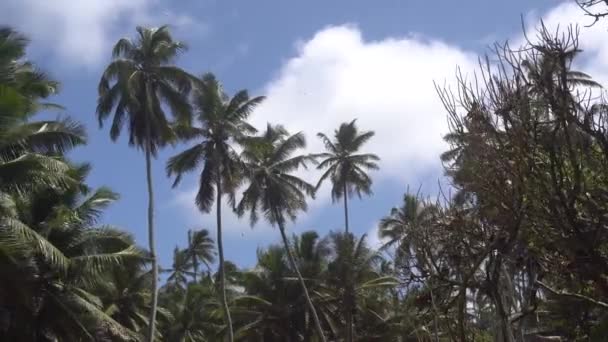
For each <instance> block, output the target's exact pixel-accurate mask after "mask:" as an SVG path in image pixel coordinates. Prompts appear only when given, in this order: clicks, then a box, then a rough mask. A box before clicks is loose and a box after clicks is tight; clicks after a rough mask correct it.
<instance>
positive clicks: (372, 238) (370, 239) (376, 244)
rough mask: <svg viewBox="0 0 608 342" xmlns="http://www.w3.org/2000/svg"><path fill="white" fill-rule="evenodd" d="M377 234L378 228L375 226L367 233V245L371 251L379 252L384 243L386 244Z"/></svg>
mask: <svg viewBox="0 0 608 342" xmlns="http://www.w3.org/2000/svg"><path fill="white" fill-rule="evenodd" d="M378 233H379V227H378V225H377V224H374V226H373V227H372V228H371V229H370V230H369V231H368V232H367V237H366V240H367V245H368V246H369V247H370V248H371V249H373V250H379V249H380V248H381V247H382V246H384V244H385V243H387V242H388V240H386V239H381V238H380V235H379V234H378Z"/></svg>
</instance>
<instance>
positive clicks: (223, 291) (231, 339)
mask: <svg viewBox="0 0 608 342" xmlns="http://www.w3.org/2000/svg"><path fill="white" fill-rule="evenodd" d="M221 177H222V176H221V174H220V173H219V172H218V174H217V189H216V190H217V217H216V219H217V252H218V254H219V259H220V260H219V262H220V265H219V273H220V300H221V302H222V309H223V310H224V319H225V320H226V325H227V328H228V341H229V342H234V332H233V331H232V317H230V309H229V308H228V301H227V300H226V274H225V272H224V243H223V241H222V178H221Z"/></svg>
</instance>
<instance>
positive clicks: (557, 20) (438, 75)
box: [252, 3, 608, 247]
mask: <svg viewBox="0 0 608 342" xmlns="http://www.w3.org/2000/svg"><path fill="white" fill-rule="evenodd" d="M541 17H542V18H543V20H544V22H545V24H546V25H547V26H548V27H549V28H550V29H552V30H554V29H555V28H556V27H557V25H558V24H559V25H560V27H562V28H565V26H566V25H568V24H577V23H578V24H580V25H581V27H580V28H581V32H580V34H581V35H580V45H581V48H582V49H584V50H585V52H584V54H583V56H582V57H583V58H582V59H581V61H580V63H579V64H580V66H581V68H580V69H582V70H584V71H587V72H589V73H590V74H592V75H593V76H594V77H595V78H596V79H597V80H599V81H601V82H604V83H605V82H606V81H608V43H606V39H605V38H606V23H602V22H600V23H598V24H597V25H595V26H594V27H591V28H585V27H584V25H585V24H586V23H589V20H588V18H585V17H584V14H583V13H582V12H581V11H580V9H579V8H578V7H576V5H574V4H572V3H563V4H560V5H559V6H556V7H555V8H553V9H551V10H550V11H548V12H546V13H544V14H541V15H537V14H534V13H533V14H530V15H529V16H528V19H527V22H528V25H527V27H528V29H529V31H530V33H532V30H533V29H534V28H535V27H537V25H538V23H539V21H540V18H541ZM514 20H517V19H516V18H515V19H514ZM513 37H514V38H515V39H514V41H515V43H516V44H513V46H517V45H518V44H519V43H523V37H522V35H521V34H520V33H519V32H514V35H513ZM513 37H511V38H513ZM507 38H509V37H503V38H497V39H499V40H500V39H507ZM477 61H478V54H477V53H476V52H474V51H467V50H465V49H463V48H461V47H459V46H456V45H451V44H448V43H445V42H443V41H441V40H440V39H432V38H424V37H421V36H417V35H409V36H397V37H387V38H385V39H381V40H366V39H365V38H364V37H363V34H362V32H361V31H360V30H359V29H358V28H357V26H354V25H341V26H331V27H327V28H324V29H322V30H320V31H318V32H317V33H316V34H315V35H314V36H312V37H311V38H310V39H307V40H304V41H300V42H298V43H297V44H296V53H295V54H294V56H292V57H291V58H289V59H287V60H286V61H285V62H284V64H283V65H282V66H281V67H280V69H279V70H278V72H277V73H276V74H275V77H274V78H272V79H271V80H270V81H269V82H268V83H267V84H266V85H265V86H264V93H265V94H266V95H267V97H268V98H267V100H266V101H265V102H264V103H263V104H262V105H261V106H259V107H258V109H257V110H256V111H255V112H254V114H253V116H252V121H253V123H254V124H255V125H256V126H257V127H259V128H263V127H264V126H265V125H266V123H267V122H271V123H281V124H284V125H285V126H286V127H287V128H288V129H290V130H291V131H292V132H295V131H300V130H301V131H303V132H304V133H305V134H306V136H307V138H308V143H309V144H308V151H309V152H319V151H321V150H322V148H323V146H322V144H321V143H320V141H319V140H318V139H317V138H316V133H317V132H325V133H327V134H332V132H333V130H334V129H335V128H336V127H338V125H339V124H340V123H342V122H345V121H350V120H352V119H355V118H356V119H358V124H359V126H360V127H361V128H362V129H365V130H373V131H375V132H376V137H374V139H372V141H371V142H370V143H369V144H368V145H367V146H366V150H367V151H370V152H374V153H377V154H378V155H379V156H380V157H381V158H382V162H381V170H380V171H379V173H378V174H376V175H375V179H376V180H377V181H378V182H382V181H383V180H385V179H389V178H390V181H391V182H394V183H395V184H396V186H403V185H405V184H408V183H411V184H413V183H416V182H418V181H419V180H420V179H421V178H422V177H426V176H428V175H432V177H439V176H440V175H441V172H442V168H441V164H440V161H439V155H440V153H441V152H442V151H444V150H445V149H446V145H445V143H444V141H443V139H442V137H443V135H444V134H445V133H447V120H446V119H447V118H446V114H445V110H444V109H443V107H442V104H441V102H440V101H439V99H438V97H437V94H436V91H435V87H434V82H437V83H438V84H439V85H441V86H443V85H445V86H450V85H452V88H454V86H453V83H452V82H454V80H455V72H456V68H457V67H460V69H461V70H462V71H463V72H464V73H465V74H469V75H471V74H472V72H473V71H474V70H475V69H477ZM301 175H302V176H303V177H304V178H306V179H308V180H309V181H314V180H316V179H317V177H318V173H316V172H310V171H306V172H302V173H301ZM328 193H329V190H328V189H322V191H321V198H318V199H317V200H316V201H314V202H313V204H312V205H313V207H312V208H311V211H312V213H311V214H309V217H311V216H312V217H314V213H315V211H317V210H319V209H320V208H322V207H325V206H326V205H327V204H328V203H329V198H328V197H329V196H328ZM378 196H381V194H378ZM304 223H306V221H305V222H304ZM368 238H369V242H370V244H371V245H373V246H375V247H378V246H380V245H381V244H382V241H380V240H379V239H378V237H377V227H376V226H373V228H371V229H370V230H369V232H368Z"/></svg>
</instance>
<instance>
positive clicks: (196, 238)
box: [186, 229, 215, 283]
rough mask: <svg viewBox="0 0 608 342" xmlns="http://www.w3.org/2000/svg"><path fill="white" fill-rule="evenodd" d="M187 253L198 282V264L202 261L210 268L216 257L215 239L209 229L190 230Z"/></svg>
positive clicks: (194, 277) (193, 276)
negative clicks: (210, 234)
mask: <svg viewBox="0 0 608 342" xmlns="http://www.w3.org/2000/svg"><path fill="white" fill-rule="evenodd" d="M186 254H187V255H188V257H189V258H190V260H191V262H192V278H193V280H194V282H195V283H197V282H198V279H197V275H198V265H199V264H200V263H202V264H204V265H205V266H207V268H210V264H211V263H213V261H214V259H215V247H214V243H213V239H212V238H211V237H210V236H209V231H208V230H207V229H201V230H195V231H192V230H189V231H188V249H187V250H186Z"/></svg>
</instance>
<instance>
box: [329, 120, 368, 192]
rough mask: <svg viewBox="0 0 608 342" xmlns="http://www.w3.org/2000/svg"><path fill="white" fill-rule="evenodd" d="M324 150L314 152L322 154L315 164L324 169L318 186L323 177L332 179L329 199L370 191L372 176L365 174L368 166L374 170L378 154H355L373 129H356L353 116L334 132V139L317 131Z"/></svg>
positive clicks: (366, 140)
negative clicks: (364, 130)
mask: <svg viewBox="0 0 608 342" xmlns="http://www.w3.org/2000/svg"><path fill="white" fill-rule="evenodd" d="M317 136H318V137H319V138H321V140H322V141H323V144H324V145H325V149H326V150H327V152H325V153H320V154H318V155H317V156H318V157H321V158H324V159H323V160H322V161H321V163H320V164H319V165H318V166H317V168H318V169H325V168H327V171H325V173H323V175H322V176H321V178H320V179H319V182H318V183H317V189H318V188H319V187H320V186H321V184H322V183H323V182H324V181H325V180H326V179H328V178H329V179H330V180H331V182H332V188H331V196H332V199H333V200H334V201H335V200H338V199H340V198H342V196H344V195H348V194H350V193H351V192H353V191H354V192H356V193H357V195H359V197H361V194H362V193H364V194H371V192H372V190H371V186H372V179H371V178H370V177H369V176H368V175H367V171H369V170H377V169H378V164H377V163H376V162H377V161H378V160H380V158H378V156H376V155H375V154H371V153H366V154H357V152H358V151H359V150H360V149H361V147H362V146H363V145H364V144H365V143H366V142H368V141H369V140H370V139H371V138H372V137H373V136H374V132H372V131H367V132H359V130H358V128H357V125H356V120H353V121H351V122H349V123H343V124H341V125H340V127H339V128H338V129H337V130H335V132H334V140H331V139H330V138H329V137H327V136H326V135H325V134H323V133H318V134H317Z"/></svg>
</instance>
